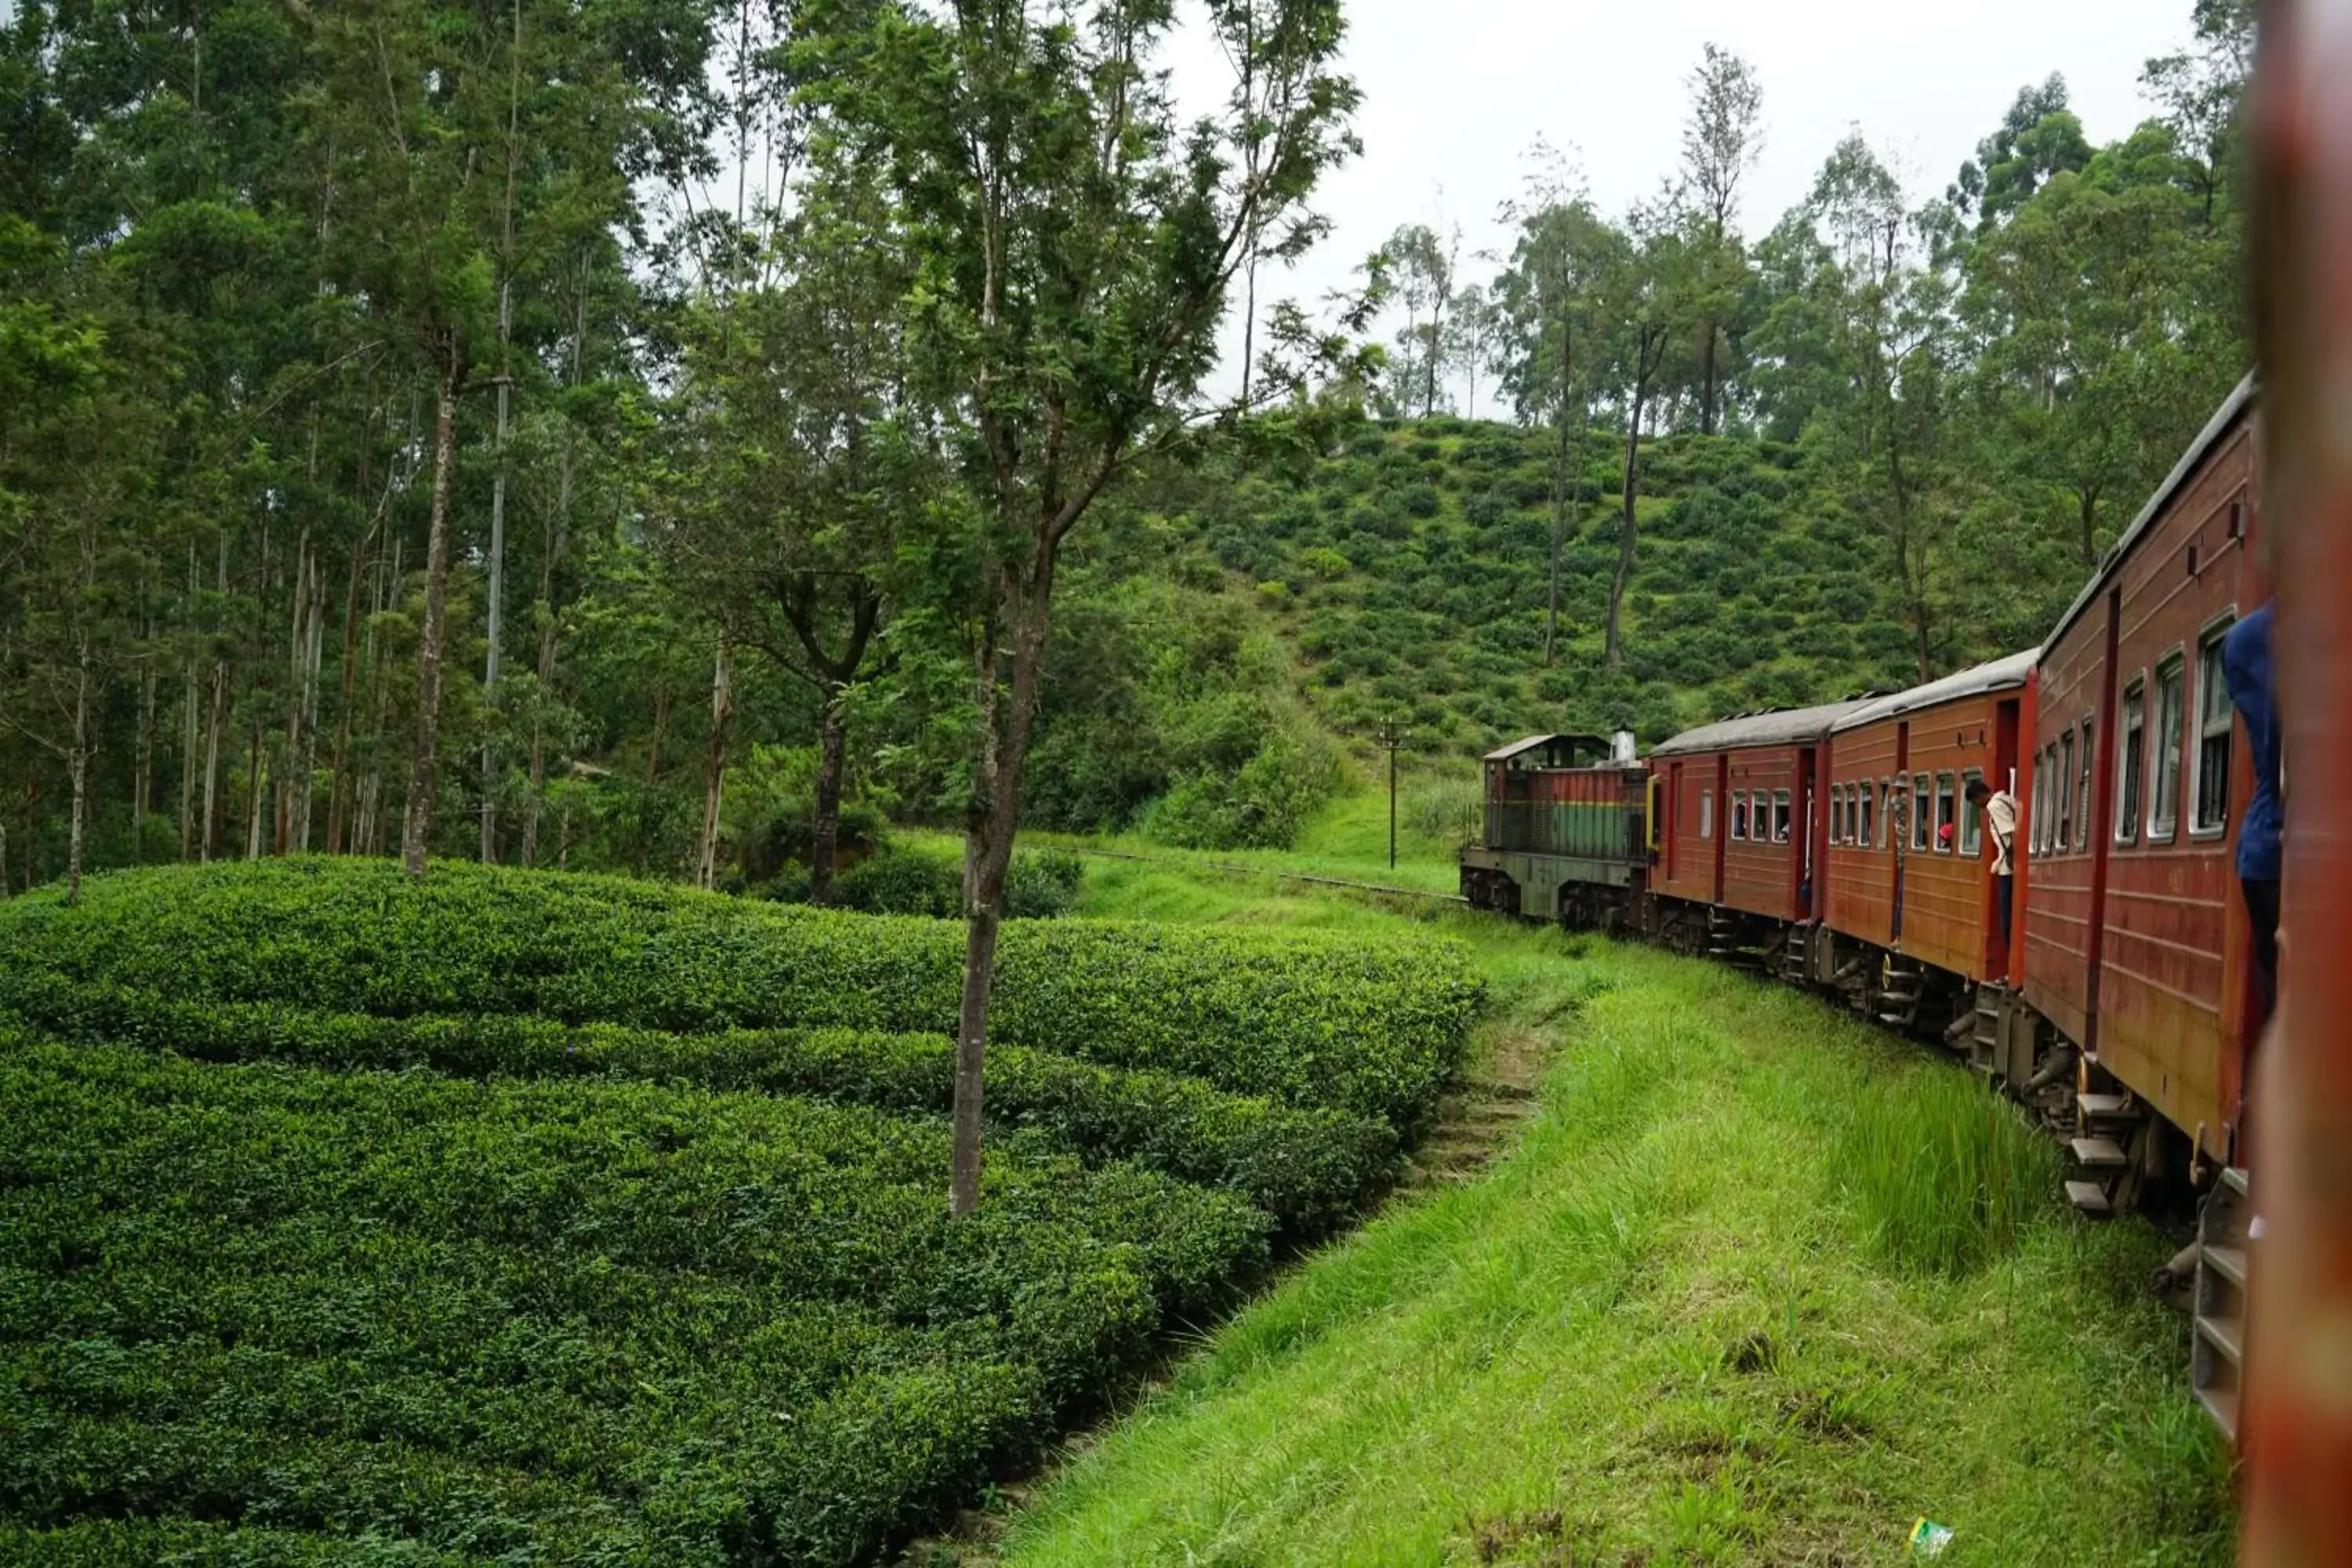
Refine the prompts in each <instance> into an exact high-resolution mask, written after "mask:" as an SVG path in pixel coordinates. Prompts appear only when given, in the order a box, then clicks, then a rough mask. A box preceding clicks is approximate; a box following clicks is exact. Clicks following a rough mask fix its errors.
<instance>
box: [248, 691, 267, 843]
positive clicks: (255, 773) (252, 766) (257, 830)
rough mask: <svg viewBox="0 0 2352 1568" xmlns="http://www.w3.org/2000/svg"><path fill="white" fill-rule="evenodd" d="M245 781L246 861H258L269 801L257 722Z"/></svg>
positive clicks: (263, 744)
mask: <svg viewBox="0 0 2352 1568" xmlns="http://www.w3.org/2000/svg"><path fill="white" fill-rule="evenodd" d="M246 757H247V769H246V778H245V858H247V859H248V860H258V859H260V858H261V817H262V813H263V811H264V810H265V808H266V806H267V804H268V799H269V788H268V785H269V749H268V741H267V739H266V738H265V736H264V731H263V730H262V728H261V721H259V720H256V721H254V725H253V740H252V742H250V744H249V746H248V748H247V752H246Z"/></svg>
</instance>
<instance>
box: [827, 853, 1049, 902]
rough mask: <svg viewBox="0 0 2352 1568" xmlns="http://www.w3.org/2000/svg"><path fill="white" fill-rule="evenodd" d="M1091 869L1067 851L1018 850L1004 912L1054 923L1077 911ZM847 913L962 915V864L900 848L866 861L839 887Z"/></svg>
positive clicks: (951, 857) (951, 856) (957, 858)
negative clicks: (861, 911)
mask: <svg viewBox="0 0 2352 1568" xmlns="http://www.w3.org/2000/svg"><path fill="white" fill-rule="evenodd" d="M1085 880H1086V865H1085V862H1083V861H1081V860H1080V859H1079V858H1077V857H1076V856H1075V855H1072V854H1071V853H1070V852H1069V851H1067V850H1066V849H1043V850H1032V849H1016V850H1014V851H1013V864H1012V865H1011V867H1009V868H1007V869H1006V872H1005V877H1004V912H1005V913H1006V914H1007V915H1009V916H1011V917H1012V918H1013V919H1014V920H1050V919H1052V918H1054V917H1055V916H1058V915H1066V914H1067V913H1069V912H1070V910H1073V909H1075V908H1076V906H1077V901H1078V889H1079V888H1080V887H1081V886H1082V885H1083V884H1084V882H1085ZM834 897H835V901H836V902H838V903H839V904H840V905H841V907H842V908H843V909H845V910H863V911H865V912H866V913H867V914H877V915H929V916H931V917H933V918H935V919H939V920H953V919H955V918H957V917H958V916H961V914H962V913H963V858H962V857H961V855H960V854H958V853H956V852H954V851H952V850H949V851H944V852H942V851H940V850H938V849H935V848H931V847H928V846H926V847H916V846H911V845H901V846H898V847H894V848H892V849H891V850H890V851H889V852H888V853H887V854H883V855H877V856H876V857H875V858H872V859H870V860H865V861H861V862H860V863H858V864H857V865H856V866H853V867H851V868H849V869H848V870H846V871H844V872H843V873H842V874H841V875H840V877H839V878H837V879H835V882H834Z"/></svg>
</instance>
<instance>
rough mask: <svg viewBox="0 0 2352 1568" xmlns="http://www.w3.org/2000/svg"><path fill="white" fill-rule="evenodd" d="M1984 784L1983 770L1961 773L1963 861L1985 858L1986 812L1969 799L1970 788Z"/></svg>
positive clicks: (1960, 834) (1960, 807) (1974, 769)
mask: <svg viewBox="0 0 2352 1568" xmlns="http://www.w3.org/2000/svg"><path fill="white" fill-rule="evenodd" d="M1982 783H1984V770H1983V769H1982V768H1963V769H1962V770H1961V771H1960V800H1959V813H1960V827H1959V833H1958V838H1959V852H1960V856H1961V858H1963V859H1968V860H1979V859H1982V858H1984V812H1983V810H1982V809H1981V808H1980V807H1979V806H1978V805H1977V804H1976V803H1975V802H1974V801H1972V800H1970V799H1969V787H1970V786H1971V785H1974V784H1982Z"/></svg>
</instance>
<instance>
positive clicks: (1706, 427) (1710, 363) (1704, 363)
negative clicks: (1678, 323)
mask: <svg viewBox="0 0 2352 1568" xmlns="http://www.w3.org/2000/svg"><path fill="white" fill-rule="evenodd" d="M1705 330H1706V342H1705V344H1704V345H1702V346H1701V348H1700V349H1699V356H1698V376H1699V394H1698V433H1699V434H1700V435H1702V436H1712V435H1714V434H1715V404H1716V392H1717V387H1716V358H1715V353H1716V339H1717V338H1718V337H1720V336H1721V335H1722V333H1721V330H1720V329H1719V328H1718V327H1717V325H1716V323H1715V321H1714V319H1713V318H1711V317H1710V318H1709V319H1708V320H1707V321H1706V328H1705Z"/></svg>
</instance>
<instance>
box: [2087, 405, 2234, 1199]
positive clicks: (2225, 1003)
mask: <svg viewBox="0 0 2352 1568" xmlns="http://www.w3.org/2000/svg"><path fill="white" fill-rule="evenodd" d="M2254 454H2255V441H2254V431H2253V426H2252V419H2251V416H2249V417H2248V418H2247V419H2246V421H2245V422H2243V423H2242V424H2241V425H2240V426H2238V427H2237V428H2236V429H2235V430H2234V431H2233V432H2232V433H2231V434H2230V435H2229V436H2228V437H2226V438H2225V439H2224V440H2222V441H2221V443H2220V444H2219V445H2218V446H2217V447H2214V448H2213V450H2212V451H2211V452H2210V455H2209V456H2208V457H2207V458H2206V460H2205V461H2204V462H2203V463H2202V464H2201V465H2200V467H2199V468H2198V469H2197V470H2196V471H2195V472H2194V473H2193V475H2192V476H2191V477H2190V478H2189V479H2188V480H2187V482H2185V483H2184V484H2183V485H2182V486H2181V487H2180V488H2179V489H2178V490H2177V491H2176V492H2175V493H2174V494H2173V495H2172V496H2171V497H2170V498H2169V500H2168V503H2167V504H2166V506H2165V507H2164V508H2163V510H2161V511H2159V512H2158V514H2157V515H2156V516H2155V517H2154V519H2153V520H2152V521H2151V523H2150V525H2149V527H2148V528H2147V531H2146V532H2145V533H2144V534H2142V535H2140V536H2139V537H2138V538H2137V539H2136V540H2135V541H2134V542H2133V544H2132V548H2131V551H2130V552H2129V554H2128V555H2127V556H2126V558H2125V560H2124V561H2123V563H2121V568H2120V570H2119V572H2118V573H2117V574H2116V575H2117V580H2118V584H2119V587H2120V597H2119V600H2118V606H2117V615H2116V623H2117V634H2116V689H2117V690H2118V691H2119V692H2124V693H2128V692H2129V690H2130V689H2131V687H2132V686H2133V684H2134V683H2135V682H2140V683H2143V689H2144V691H2145V693H2146V700H2147V703H2148V707H2149V711H2148V712H2147V722H2146V727H2145V729H2144V731H2143V733H2144V734H2145V736H2146V742H2145V744H2146V747H2147V751H2148V752H2149V753H2150V755H2149V768H2148V772H2149V775H2150V777H2151V778H2152V776H2153V774H2154V772H2155V770H2156V768H2157V767H2158V765H2160V763H2161V759H2160V758H2158V757H2157V756H2156V755H2155V754H2154V753H2155V752H2156V751H2157V750H2158V735H2159V732H2160V729H2161V714H2160V712H2159V711H2158V710H2157V694H2158V690H2159V687H2160V681H2159V676H2158V672H2159V671H2160V670H2163V669H2165V668H2168V666H2169V665H2172V664H2174V663H2176V662H2177V664H2178V666H2179V669H2180V670H2181V681H2180V701H2179V708H2180V709H2181V710H2182V719H2181V722H2180V725H2179V751H2178V752H2177V753H2176V754H2177V756H2178V759H2179V785H2178V796H2179V798H2178V802H2177V808H2176V810H2175V812H2174V816H2175V821H2174V822H2173V824H2172V826H2171V828H2170V830H2169V831H2168V832H2162V831H2158V829H2157V826H2156V825H2155V824H2153V823H2152V822H2151V821H2150V820H2149V811H2148V808H2149V807H2151V806H2152V805H2154V804H2155V803H2154V799H2153V791H2152V788H2151V787H2150V784H2148V782H2147V781H2145V780H2144V781H2143V782H2142V784H2141V788H2140V792H2139V793H2140V801H2139V805H2140V810H2139V811H2138V812H2137V814H2136V819H2135V820H2134V821H2131V822H2129V823H2123V822H2117V823H2116V824H2115V825H2114V832H2113V837H2114V838H2115V840H2116V841H2115V842H2113V843H2112V844H2111V845H2110V847H2109V850H2108V869H2107V880H2108V885H2107V893H2106V901H2105V922H2104V927H2105V929H2104V931H2103V934H2102V945H2101V949H2100V959H2099V983H2098V984H2099V1025H2098V1052H2099V1058H2100V1062H2101V1065H2103V1066H2104V1067H2105V1068H2107V1069H2108V1070H2109V1071H2110V1072H2113V1073H2114V1074H2115V1075H2116V1077H2117V1078H2119V1079H2122V1080H2123V1081H2124V1082H2126V1083H2127V1084H2129V1085H2131V1086H2132V1088H2133V1089H2137V1091H2139V1093H2140V1094H2141V1095H2142V1096H2143V1097H2144V1098H2146V1099H2147V1100H2149V1101H2150V1102H2152V1103H2153V1104H2154V1105H2155V1106H2156V1107H2157V1109H2158V1110H2161V1111H2162V1112H2163V1113H2164V1115H2165V1117H2166V1118H2167V1119H2168V1120H2169V1121H2172V1122H2173V1123H2174V1124H2175V1125H2176V1126H2178V1127H2180V1128H2181V1129H2183V1130H2184V1131H2190V1132H2194V1131H2196V1130H2197V1129H2198V1128H2200V1126H2201V1127H2203V1128H2204V1129H2206V1147H2207V1149H2208V1151H2209V1152H2214V1153H2222V1152H2226V1148H2227V1134H2226V1129H2228V1128H2230V1127H2231V1126H2233V1125H2234V1124H2235V1123H2236V1121H2238V1109H2237V1096H2238V1086H2239V1079H2240V1076H2241V1071H2240V1069H2241V1063H2242V1056H2243V1048H2244V1031H2245V1016H2244V1013H2245V1000H2244V998H2245V992H2246V988H2247V978H2248V976H2247V971H2248V968H2249V965H2248V960H2247V939H2246V937H2245V935H2244V919H2245V917H2244V906H2243V904H2242V902H2241V900H2240V899H2239V895H2238V889H2237V871H2236V859H2235V841H2236V836H2237V823H2238V816H2239V815H2240V813H2239V809H2238V808H2239V807H2240V806H2242V804H2243V802H2244V800H2245V789H2246V772H2245V768H2244V767H2243V765H2242V763H2243V755H2244V752H2245V741H2244V733H2243V730H2242V727H2238V728H2237V729H2236V730H2235V732H2234V733H2233V734H2232V736H2231V779H2230V789H2229V793H2228V796H2227V802H2228V810H2227V813H2226V819H2225V821H2224V823H2223V825H2222V826H2221V827H2220V828H2219V829H2218V830H2210V831H2200V829H2199V826H2198V824H2197V821H2196V792H2197V786H2198V778H2197V773H2198V766H2197V763H2198V757H2199V752H2200V746H2199V729H2200V725H2199V722H2198V721H2199V715H2200V711H2201V710H2202V709H2203V705H2204V695H2205V694H2204V692H2203V690H2202V682H2201V681H2200V668H2199V664H2200V659H2199V654H2200V647H2202V646H2203V645H2204V644H2205V643H2206V642H2207V641H2208V640H2209V639H2210V637H2212V636H2213V635H2215V633H2216V632H2217V631H2218V630H2220V629H2221V628H2222V627H2224V626H2227V625H2228V624H2229V623H2230V621H2231V620H2232V619H2234V618H2235V617H2236V616H2239V615H2242V614H2244V613H2246V612H2248V611H2251V610H2252V609H2254V608H2255V607H2256V606H2258V605H2260V604H2261V603H2262V602H2263V598H2265V597H2267V587H2266V584H2264V583H2263V579H2262V574H2261V571H2260V568H2259V565H2258V563H2256V562H2255V561H2254V559H2253V556H2252V551H2251V549H2250V544H2251V542H2252V537H2253V535H2254V532H2255V523H2254V519H2255V513H2256V510H2257V508H2256V506H2255V501H2256V494H2255V475H2254ZM2223 701H2224V705H2225V709H2226V699H2223ZM2125 705H2126V707H2127V706H2128V703H2127V702H2126V704H2125ZM2113 762H2114V759H2112V758H2110V759H2107V764H2108V765H2106V766H2105V769H2104V771H2105V773H2107V775H2108V777H2109V778H2110V779H2111V780H2112V779H2114V778H2115V776H2116V773H2115V769H2114V767H2113V766H2112V763H2113ZM2129 793H2130V792H2129V791H2128V790H2126V791H2123V792H2121V794H2122V795H2129Z"/></svg>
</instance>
